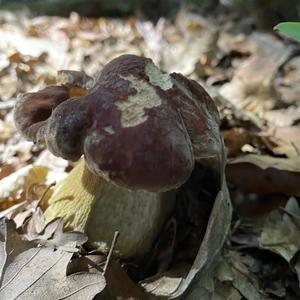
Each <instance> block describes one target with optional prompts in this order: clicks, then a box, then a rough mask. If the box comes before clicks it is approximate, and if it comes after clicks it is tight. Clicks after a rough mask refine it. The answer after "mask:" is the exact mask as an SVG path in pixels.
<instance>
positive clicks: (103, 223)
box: [14, 55, 222, 257]
mask: <svg viewBox="0 0 300 300" xmlns="http://www.w3.org/2000/svg"><path fill="white" fill-rule="evenodd" d="M74 88H75V89H77V91H78V89H79V90H80V93H79V96H75V97H74V94H75V95H76V93H74ZM14 117H15V123H16V126H17V128H18V130H19V131H20V132H21V133H22V134H23V135H24V136H25V137H27V138H28V139H30V140H32V141H34V142H35V143H37V144H38V145H46V146H47V148H48V149H49V150H50V151H51V152H52V153H53V154H54V155H56V156H60V157H62V158H64V159H68V160H72V161H77V160H79V163H78V164H77V165H76V166H75V167H74V169H73V170H72V171H71V172H70V174H69V175H68V176H67V178H66V179H64V180H63V181H62V182H60V183H59V184H58V186H57V187H56V189H55V191H54V194H53V195H52V196H51V198H50V200H49V203H48V208H47V209H46V211H45V216H46V219H47V220H48V221H50V220H52V219H53V218H55V217H62V218H63V219H64V222H65V226H66V227H68V228H71V229H74V230H79V231H82V232H86V233H87V235H88V236H89V239H90V240H91V241H94V242H95V243H98V245H99V246H101V245H105V244H108V243H109V242H110V241H111V238H112V236H113V233H114V231H116V230H118V231H120V238H119V241H118V244H117V249H118V250H119V252H120V255H122V256H123V257H133V256H142V255H144V254H145V253H146V252H147V251H149V250H150V248H151V245H152V243H153V241H154V240H155V238H156V237H157V234H158V232H159V230H160V229H161V228H162V226H163V224H164V222H165V221H166V218H168V216H169V215H170V213H171V211H172V209H173V207H174V201H175V192H176V190H177V189H178V188H179V187H180V186H181V185H182V184H183V183H185V182H186V181H187V180H188V178H189V176H190V175H191V172H192V170H193V168H194V164H195V161H198V160H201V161H206V162H208V163H209V162H210V161H214V162H216V161H218V160H219V159H220V155H221V148H222V145H221V140H220V135H219V117H218V112H217V109H216V106H215V104H214V102H213V101H212V99H211V98H210V97H209V95H208V94H207V93H206V92H205V90H204V89H203V88H202V87H201V86H200V85H199V84H198V83H197V82H195V81H193V80H189V79H187V78H186V77H184V76H183V75H181V74H177V73H172V74H165V73H163V72H162V71H161V70H160V69H158V68H157V67H156V66H155V65H154V64H153V62H152V61H151V60H150V59H147V58H144V57H139V56H135V55H122V56H120V57H117V58H115V59H114V60H112V61H111V62H109V63H108V64H107V65H105V66H104V68H103V69H102V72H101V74H100V76H99V77H98V78H97V79H96V80H94V81H92V80H91V78H90V77H88V76H87V75H85V74H84V73H82V72H75V71H69V72H61V73H60V76H59V84H58V85H55V86H49V87H46V88H45V89H43V90H41V91H39V92H36V93H28V94H24V95H22V96H21V97H20V100H19V101H18V102H17V104H16V106H15V111H14ZM81 156H83V158H81Z"/></svg>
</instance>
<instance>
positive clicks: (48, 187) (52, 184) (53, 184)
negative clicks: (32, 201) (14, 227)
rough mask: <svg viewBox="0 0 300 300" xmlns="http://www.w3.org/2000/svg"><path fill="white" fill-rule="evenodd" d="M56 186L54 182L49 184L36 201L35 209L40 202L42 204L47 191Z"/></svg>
mask: <svg viewBox="0 0 300 300" xmlns="http://www.w3.org/2000/svg"><path fill="white" fill-rule="evenodd" d="M55 185H56V182H52V183H51V184H49V185H48V186H47V188H46V190H45V191H44V193H43V195H42V196H41V198H40V199H39V200H38V202H37V204H36V208H37V207H38V206H39V205H40V204H41V202H43V200H44V198H45V196H46V194H47V193H48V192H49V190H50V189H51V188H52V187H54V186H55Z"/></svg>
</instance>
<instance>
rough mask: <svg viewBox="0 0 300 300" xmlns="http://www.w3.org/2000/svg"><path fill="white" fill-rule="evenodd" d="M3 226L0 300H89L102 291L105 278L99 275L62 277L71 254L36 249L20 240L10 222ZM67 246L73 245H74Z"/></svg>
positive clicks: (80, 274)
mask: <svg viewBox="0 0 300 300" xmlns="http://www.w3.org/2000/svg"><path fill="white" fill-rule="evenodd" d="M2 224H3V223H2ZM4 224H5V223H4ZM4 226H5V227H6V228H5V231H6V236H5V237H6V239H5V241H4V242H5V246H6V247H5V250H6V251H5V252H4V253H1V255H2V256H1V259H0V261H4V262H5V266H4V270H3V273H2V281H1V287H0V297H1V299H7V300H10V299H16V298H18V299H32V298H35V299H92V298H93V297H94V296H95V295H96V294H98V293H100V292H101V291H102V290H103V289H104V288H105V279H104V277H103V276H102V275H101V274H100V273H84V272H82V273H75V274H72V275H69V276H66V268H67V265H68V263H69V261H70V259H71V257H72V255H73V254H72V253H71V252H65V251H63V250H56V251H55V250H54V249H52V248H46V247H36V246H34V244H33V243H30V242H25V241H22V240H21V238H20V236H19V235H18V234H17V233H16V231H15V229H14V226H13V224H12V223H11V222H10V223H8V224H7V226H6V225H4ZM69 245H73V246H74V243H71V244H69ZM6 254H7V258H6V257H5V255H6ZM50 282H51V284H49V283H50Z"/></svg>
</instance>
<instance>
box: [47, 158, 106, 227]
mask: <svg viewBox="0 0 300 300" xmlns="http://www.w3.org/2000/svg"><path fill="white" fill-rule="evenodd" d="M104 184H105V180H104V179H103V178H101V177H99V176H96V175H94V174H93V173H92V172H91V171H90V170H89V169H88V168H87V166H86V164H85V162H84V159H81V160H80V161H79V163H78V164H77V165H76V166H75V167H74V168H73V170H72V171H71V172H70V173H69V175H68V176H67V178H65V179H64V180H63V181H61V182H60V183H59V184H58V186H57V187H56V189H55V190H54V193H53V195H52V196H51V198H50V199H49V201H48V208H47V210H46V211H45V218H46V221H51V220H53V219H54V218H57V217H61V218H62V219H64V221H65V227H66V228H71V229H73V230H76V231H81V232H84V231H85V228H86V224H87V220H88V217H89V215H90V212H91V208H92V206H93V204H94V202H95V200H96V198H97V196H98V194H99V193H101V190H102V188H103V185H104Z"/></svg>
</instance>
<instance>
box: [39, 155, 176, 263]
mask: <svg viewBox="0 0 300 300" xmlns="http://www.w3.org/2000/svg"><path fill="white" fill-rule="evenodd" d="M174 203H175V192H174V191H171V192H166V193H152V192H147V191H143V190H135V191H132V190H128V189H126V188H123V187H119V186H117V185H115V184H113V183H111V182H107V181H106V180H104V179H103V178H101V177H99V176H96V175H94V174H93V173H92V172H90V171H89V169H88V168H87V167H86V164H85V161H84V160H83V159H82V160H81V161H80V162H79V163H78V164H77V165H76V166H75V168H74V169H73V170H72V171H71V172H70V174H69V175H68V176H67V178H66V179H64V180H63V181H62V182H60V183H59V184H58V186H57V188H56V190H55V191H54V193H53V195H52V197H51V198H50V199H49V201H48V208H47V209H46V211H45V216H46V220H47V221H51V220H52V219H54V218H56V217H61V218H62V219H63V220H64V222H65V227H67V228H68V229H72V230H77V231H81V232H85V233H86V234H87V235H88V237H89V240H90V241H91V242H94V243H96V244H97V245H98V247H100V248H102V249H103V250H107V248H108V245H110V242H111V238H112V236H113V234H114V232H115V231H119V232H120V238H119V240H118V244H117V247H116V250H118V251H119V253H120V255H121V256H123V257H132V256H135V257H139V256H142V255H144V254H145V253H146V252H147V251H149V250H150V248H151V245H152V243H153V241H154V240H155V238H156V237H157V235H158V233H159V230H160V229H161V227H162V226H163V224H164V222H165V221H166V219H167V218H168V216H169V215H170V213H171V211H172V209H173V207H174Z"/></svg>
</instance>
